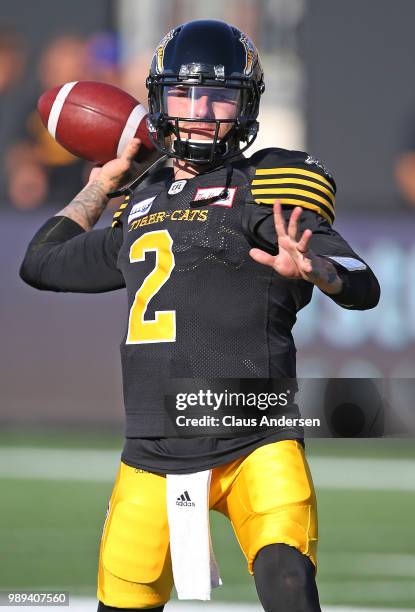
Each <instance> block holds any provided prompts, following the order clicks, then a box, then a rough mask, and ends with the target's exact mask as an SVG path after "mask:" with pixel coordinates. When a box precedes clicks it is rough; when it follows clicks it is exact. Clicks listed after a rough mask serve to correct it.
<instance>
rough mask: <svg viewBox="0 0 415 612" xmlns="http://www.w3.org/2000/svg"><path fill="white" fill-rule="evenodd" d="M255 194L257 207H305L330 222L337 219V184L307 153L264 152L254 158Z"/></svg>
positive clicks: (253, 184)
mask: <svg viewBox="0 0 415 612" xmlns="http://www.w3.org/2000/svg"><path fill="white" fill-rule="evenodd" d="M251 167H252V179H251V194H252V199H253V201H254V202H255V203H256V204H264V205H268V206H270V205H271V206H272V204H273V203H274V202H275V200H277V199H278V200H279V201H280V202H281V204H282V205H283V206H286V207H288V208H293V207H294V206H301V208H304V209H306V210H311V211H313V212H315V213H317V214H318V215H320V216H321V217H322V218H323V219H325V220H326V221H327V222H328V223H330V224H332V223H333V221H334V217H335V211H334V207H335V196H336V183H335V181H334V179H333V177H332V175H331V174H330V172H329V171H328V170H327V168H326V167H325V166H324V164H322V163H321V162H320V161H319V160H318V159H316V158H315V157H312V156H311V155H308V154H307V153H305V152H303V151H288V150H286V149H263V150H262V151H258V153H256V154H255V155H253V156H252V158H251Z"/></svg>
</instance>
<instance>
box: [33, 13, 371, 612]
mask: <svg viewBox="0 0 415 612" xmlns="http://www.w3.org/2000/svg"><path fill="white" fill-rule="evenodd" d="M147 87H148V90H149V129H150V131H151V132H150V133H151V136H152V139H153V141H154V143H155V145H156V147H157V148H158V149H159V150H160V151H161V152H162V153H163V155H164V156H167V157H168V158H172V160H173V161H172V167H163V168H160V167H159V168H158V169H157V168H156V169H154V170H152V171H150V172H149V173H148V175H147V176H146V177H145V179H144V180H141V181H138V182H137V181H135V182H134V184H133V185H130V186H129V187H127V188H126V189H125V193H126V197H125V201H124V203H123V204H122V205H121V207H120V209H119V210H118V211H117V212H116V213H115V215H114V220H113V223H112V227H108V228H106V229H100V230H93V229H92V228H93V226H94V225H95V223H96V222H97V221H98V219H99V217H100V215H101V214H102V212H103V211H104V209H105V207H106V205H107V203H108V196H107V194H108V193H109V192H114V190H117V189H119V188H120V187H121V186H122V185H123V184H125V180H126V173H127V172H128V171H129V169H130V168H131V165H132V161H133V158H134V156H135V154H136V153H137V150H138V147H139V142H138V141H137V140H132V141H131V142H130V143H129V145H128V146H127V148H126V149H125V151H124V152H123V154H122V156H121V157H120V158H119V159H117V160H113V161H110V162H108V163H107V164H105V165H104V166H103V167H102V168H101V169H94V170H93V172H92V174H91V177H90V181H89V183H88V185H87V186H86V187H85V188H84V189H83V190H82V191H81V192H80V193H79V194H78V195H77V196H76V197H75V198H74V200H73V201H72V202H71V203H70V204H69V205H68V206H66V207H65V208H64V209H63V210H62V211H60V212H59V213H58V214H57V215H56V216H54V217H52V218H51V219H49V220H47V221H46V223H45V224H44V225H43V227H41V228H40V230H39V231H38V232H37V234H36V235H35V237H34V238H33V240H32V242H31V243H30V245H29V247H28V250H27V253H26V256H25V259H24V262H23V264H22V267H21V276H22V278H23V280H25V281H26V282H27V283H29V284H30V285H32V286H34V287H36V288H38V289H42V290H51V291H75V292H103V291H112V290H116V289H121V288H123V287H125V288H126V290H127V294H128V308H129V316H128V320H127V324H126V330H125V335H124V338H123V341H122V344H121V359H122V369H123V382H124V398H125V408H126V442H125V447H124V450H123V453H122V457H121V465H120V470H119V473H118V477H117V480H116V483H115V487H114V490H113V493H112V496H111V500H110V504H109V510H108V515H107V519H106V522H105V527H104V532H103V536H102V543H101V551H100V560H99V575H98V599H99V602H100V603H99V607H98V609H99V610H100V611H103V610H113V609H121V610H123V609H124V610H143V609H149V608H150V609H155V610H158V611H160V610H163V608H164V605H165V604H166V602H167V601H168V600H169V597H170V592H171V589H172V585H173V578H172V565H171V558H170V552H169V528H168V519H167V510H166V474H167V475H168V474H189V473H196V472H199V471H202V470H211V471H212V472H211V485H210V502H209V504H210V508H212V509H215V510H217V511H219V512H221V513H223V514H224V515H225V516H226V517H228V518H229V520H230V522H231V523H232V526H233V528H234V531H235V534H236V537H237V539H238V542H239V544H240V546H241V548H242V551H243V552H244V554H245V556H246V559H247V563H248V571H249V572H250V573H251V574H252V575H253V576H254V579H255V584H256V588H257V591H258V596H259V599H260V601H261V603H262V605H263V607H264V609H265V610H267V611H268V612H274V611H277V610H278V611H279V612H293V611H294V610H295V611H301V612H311V611H312V612H315V611H317V610H320V605H319V598H318V593H317V588H316V582H315V571H316V565H317V558H316V547H317V516H316V500H315V493H314V489H313V483H312V479H311V476H310V472H309V469H308V466H307V462H306V459H305V456H304V445H303V440H302V438H303V432H302V430H301V429H298V428H296V427H280V428H273V429H268V430H266V431H261V432H260V433H259V432H258V431H256V432H245V435H241V436H236V437H233V438H230V437H227V438H213V437H199V438H178V437H169V436H166V435H165V428H164V420H165V417H166V414H165V406H164V398H163V392H162V388H163V385H162V382H163V380H164V379H167V378H169V377H171V378H193V377H194V378H215V377H218V378H294V377H295V375H296V369H295V346H294V342H293V338H292V334H291V330H292V327H293V325H294V323H295V320H296V316H297V312H298V311H299V310H300V309H301V308H303V307H304V306H306V304H307V303H308V302H309V301H310V299H311V296H312V291H313V288H314V286H316V287H318V289H319V290H321V291H323V292H324V293H325V294H326V295H327V296H328V299H332V300H333V301H334V302H336V303H337V304H338V305H339V306H341V307H343V308H350V309H357V310H364V309H368V308H373V307H374V306H376V304H377V302H378V300H379V285H378V282H377V280H376V278H375V276H374V274H373V272H372V271H371V270H370V268H369V266H368V265H367V264H366V263H365V262H364V261H363V260H362V258H361V257H359V255H357V254H356V253H355V252H354V251H353V250H352V248H351V247H350V246H349V245H348V243H347V242H346V241H345V240H344V239H343V238H342V237H341V236H340V235H339V234H338V233H337V232H336V231H335V230H334V229H333V227H332V224H333V221H334V216H335V207H334V202H335V193H336V185H335V182H334V179H333V177H332V176H331V174H330V173H329V172H328V171H327V170H326V168H325V167H324V166H323V164H321V163H320V162H319V161H318V160H316V159H315V158H313V157H311V156H310V155H308V154H307V153H304V152H301V151H288V150H285V149H279V148H270V149H264V150H261V151H258V152H256V153H255V154H254V155H252V156H251V157H247V156H245V155H244V154H243V153H244V151H245V150H246V149H247V148H248V147H249V146H250V145H251V144H252V142H253V141H254V139H255V136H256V134H257V131H258V122H257V116H258V110H259V103H260V98H261V95H262V93H263V91H264V79H263V71H262V68H261V64H260V60H259V57H258V53H257V50H256V48H255V46H254V45H253V43H252V41H251V40H250V39H249V38H248V37H247V36H246V35H245V34H243V33H242V32H240V31H239V30H238V29H236V28H235V27H232V26H230V25H228V24H226V23H223V22H219V21H211V20H201V21H193V22H189V23H186V24H184V25H181V26H179V27H177V28H174V29H173V30H172V31H170V32H169V33H168V34H167V35H166V36H165V37H164V38H163V40H162V41H161V43H160V45H159V46H158V47H157V49H156V52H155V55H154V58H153V61H152V64H151V68H150V74H149V76H148V79H147ZM91 230H92V231H91ZM250 247H251V248H250Z"/></svg>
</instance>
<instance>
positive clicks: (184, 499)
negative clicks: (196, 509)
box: [176, 491, 195, 506]
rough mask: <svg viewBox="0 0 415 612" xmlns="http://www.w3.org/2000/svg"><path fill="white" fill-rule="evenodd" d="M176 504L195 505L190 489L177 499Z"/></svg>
mask: <svg viewBox="0 0 415 612" xmlns="http://www.w3.org/2000/svg"><path fill="white" fill-rule="evenodd" d="M176 506H195V503H194V502H192V500H191V499H190V495H189V493H188V491H185V492H184V493H182V494H181V495H179V497H178V498H177V499H176Z"/></svg>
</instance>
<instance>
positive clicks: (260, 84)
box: [146, 19, 265, 166]
mask: <svg viewBox="0 0 415 612" xmlns="http://www.w3.org/2000/svg"><path fill="white" fill-rule="evenodd" d="M146 84H147V88H148V91H149V98H148V100H149V114H148V119H147V124H148V128H149V133H150V137H151V139H152V140H153V143H154V145H155V146H156V147H157V149H159V151H161V152H162V153H163V154H165V155H168V156H169V157H174V158H177V159H182V160H186V161H188V162H191V163H192V164H197V165H199V164H200V165H204V166H216V165H218V164H221V163H223V162H224V161H226V160H227V159H231V158H233V157H236V156H238V155H240V154H241V153H242V152H243V151H245V150H246V149H247V148H248V147H249V146H250V145H251V144H252V143H253V142H254V140H255V138H256V135H257V132H258V122H257V116H258V111H259V101H260V97H261V94H262V93H263V92H264V89H265V86H264V80H263V71H262V68H261V64H260V61H259V57H258V52H257V50H256V48H255V46H254V44H253V43H252V41H251V40H250V39H249V38H248V37H247V36H246V35H245V34H244V33H243V32H241V31H240V30H238V29H237V28H235V27H233V26H231V25H228V24H227V23H224V22H222V21H214V20H204V19H203V20H197V21H190V22H188V23H185V24H183V25H180V26H178V27H176V28H174V29H173V30H171V31H170V32H168V34H166V36H165V37H164V38H163V39H162V41H161V42H160V44H159V45H158V47H157V49H156V51H155V54H154V57H153V61H152V63H151V67H150V74H149V76H148V78H147V82H146ZM172 110H173V111H175V112H173V113H172V112H171V111H172ZM225 126H226V127H225ZM200 130H202V132H200ZM203 130H205V132H204V136H205V137H206V135H207V136H208V137H209V139H198V138H197V134H198V131H199V133H202V134H203ZM206 130H208V132H207V134H206ZM189 134H192V135H196V138H195V137H194V136H193V138H192V137H188V135H189ZM210 136H211V138H210Z"/></svg>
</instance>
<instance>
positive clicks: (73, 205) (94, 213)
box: [57, 179, 108, 231]
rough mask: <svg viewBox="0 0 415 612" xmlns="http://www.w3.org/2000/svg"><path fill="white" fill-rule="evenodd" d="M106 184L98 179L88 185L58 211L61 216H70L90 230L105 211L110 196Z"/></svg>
mask: <svg viewBox="0 0 415 612" xmlns="http://www.w3.org/2000/svg"><path fill="white" fill-rule="evenodd" d="M106 192H107V189H106V188H105V186H104V184H103V183H102V182H101V181H100V180H99V179H96V180H94V181H92V182H91V183H88V185H86V187H84V188H83V189H82V191H80V192H79V193H78V195H77V196H75V198H74V199H73V200H72V202H70V203H69V204H68V205H67V206H65V208H63V209H62V210H61V211H60V212H58V213H57V215H59V216H61V215H62V216H65V217H69V219H72V220H73V221H75V222H76V223H78V224H79V225H81V226H82V227H83V228H84V230H86V231H89V230H90V229H92V228H93V227H94V225H95V223H96V222H97V221H98V219H99V218H100V216H101V215H102V213H103V212H104V210H105V208H106V206H107V204H108V198H107V195H106Z"/></svg>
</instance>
